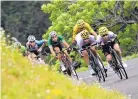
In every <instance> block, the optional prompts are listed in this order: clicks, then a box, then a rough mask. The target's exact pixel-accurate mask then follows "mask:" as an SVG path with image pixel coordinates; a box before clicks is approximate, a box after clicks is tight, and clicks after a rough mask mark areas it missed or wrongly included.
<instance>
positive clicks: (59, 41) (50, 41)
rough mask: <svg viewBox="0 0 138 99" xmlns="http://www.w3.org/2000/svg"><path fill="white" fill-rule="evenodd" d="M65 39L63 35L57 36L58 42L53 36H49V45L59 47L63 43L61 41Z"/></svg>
mask: <svg viewBox="0 0 138 99" xmlns="http://www.w3.org/2000/svg"><path fill="white" fill-rule="evenodd" d="M63 41H64V39H63V37H62V36H57V41H56V42H54V41H52V38H51V37H49V38H48V46H49V47H52V46H53V47H58V46H59V45H60V44H61V42H63Z"/></svg>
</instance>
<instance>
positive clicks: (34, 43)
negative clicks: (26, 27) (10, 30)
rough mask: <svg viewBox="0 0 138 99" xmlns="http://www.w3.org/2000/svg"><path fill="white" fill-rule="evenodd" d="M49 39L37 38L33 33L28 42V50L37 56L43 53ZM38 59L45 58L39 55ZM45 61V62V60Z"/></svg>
mask: <svg viewBox="0 0 138 99" xmlns="http://www.w3.org/2000/svg"><path fill="white" fill-rule="evenodd" d="M46 42H47V40H36V39H35V37H34V36H33V35H30V36H29V37H28V42H27V43H26V47H27V50H28V51H29V52H31V53H34V54H35V55H36V56H38V55H39V53H41V51H42V49H43V48H44V46H45V44H46ZM38 60H39V61H40V62H43V60H42V59H41V58H40V57H39V56H38ZM43 63H44V62H43Z"/></svg>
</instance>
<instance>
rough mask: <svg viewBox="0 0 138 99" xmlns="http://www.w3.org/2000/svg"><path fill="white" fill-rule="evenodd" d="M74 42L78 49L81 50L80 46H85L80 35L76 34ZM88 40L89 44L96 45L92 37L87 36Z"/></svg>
mask: <svg viewBox="0 0 138 99" xmlns="http://www.w3.org/2000/svg"><path fill="white" fill-rule="evenodd" d="M75 40H76V41H77V45H78V46H79V48H80V49H82V46H83V45H84V44H85V43H84V41H83V39H82V37H81V35H80V33H78V34H77V35H76V37H75ZM89 40H90V42H89V43H91V44H94V43H96V39H95V38H94V36H93V35H89Z"/></svg>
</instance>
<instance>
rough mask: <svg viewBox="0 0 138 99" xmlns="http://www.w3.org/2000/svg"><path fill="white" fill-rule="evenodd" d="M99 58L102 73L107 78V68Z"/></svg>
mask: <svg viewBox="0 0 138 99" xmlns="http://www.w3.org/2000/svg"><path fill="white" fill-rule="evenodd" d="M97 58H98V62H99V64H100V67H101V68H102V71H103V73H104V76H105V77H107V71H105V67H104V65H103V62H102V60H101V58H100V57H99V56H98V57H97Z"/></svg>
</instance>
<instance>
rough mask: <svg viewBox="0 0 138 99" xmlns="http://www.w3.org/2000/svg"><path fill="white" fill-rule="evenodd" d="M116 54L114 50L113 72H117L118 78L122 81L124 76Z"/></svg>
mask: <svg viewBox="0 0 138 99" xmlns="http://www.w3.org/2000/svg"><path fill="white" fill-rule="evenodd" d="M116 54H117V53H116V52H115V51H114V50H113V53H112V60H113V63H114V65H113V67H112V68H113V70H114V71H115V73H116V74H117V75H118V77H119V78H120V79H122V74H121V71H120V66H119V65H118V59H117V57H116Z"/></svg>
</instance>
